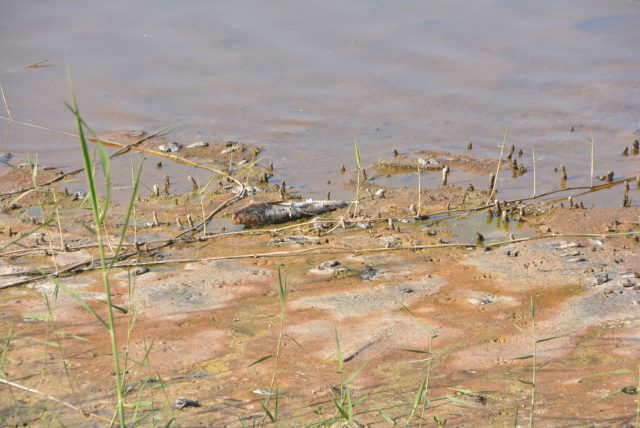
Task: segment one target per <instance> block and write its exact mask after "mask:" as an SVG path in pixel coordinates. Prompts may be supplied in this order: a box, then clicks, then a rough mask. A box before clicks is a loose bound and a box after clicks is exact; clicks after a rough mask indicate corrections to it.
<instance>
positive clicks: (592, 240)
mask: <svg viewBox="0 0 640 428" xmlns="http://www.w3.org/2000/svg"><path fill="white" fill-rule="evenodd" d="M589 242H591V243H592V244H594V245H596V246H598V247H600V248H602V247H604V242H603V241H601V240H600V239H595V238H589Z"/></svg>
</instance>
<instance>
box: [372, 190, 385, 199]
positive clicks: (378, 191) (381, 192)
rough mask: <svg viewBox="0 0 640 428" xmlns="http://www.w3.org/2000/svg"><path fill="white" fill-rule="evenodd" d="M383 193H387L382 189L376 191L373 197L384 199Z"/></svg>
mask: <svg viewBox="0 0 640 428" xmlns="http://www.w3.org/2000/svg"><path fill="white" fill-rule="evenodd" d="M385 193H387V191H386V190H384V189H378V190H376V193H374V195H375V196H376V197H377V198H384V195H385Z"/></svg>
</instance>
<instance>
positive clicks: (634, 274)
mask: <svg viewBox="0 0 640 428" xmlns="http://www.w3.org/2000/svg"><path fill="white" fill-rule="evenodd" d="M620 278H627V279H628V278H640V272H624V273H621V274H620Z"/></svg>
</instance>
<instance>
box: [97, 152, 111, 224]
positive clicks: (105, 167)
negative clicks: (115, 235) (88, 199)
mask: <svg viewBox="0 0 640 428" xmlns="http://www.w3.org/2000/svg"><path fill="white" fill-rule="evenodd" d="M98 153H99V154H100V163H101V165H102V174H103V175H104V179H105V183H106V184H105V188H106V195H105V200H104V204H103V208H102V210H101V212H100V224H104V220H105V218H106V217H107V212H108V211H109V203H110V202H111V163H110V162H109V155H108V154H107V150H106V149H105V148H104V146H103V145H102V144H98Z"/></svg>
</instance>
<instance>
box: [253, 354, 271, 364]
mask: <svg viewBox="0 0 640 428" xmlns="http://www.w3.org/2000/svg"><path fill="white" fill-rule="evenodd" d="M271 357H273V354H269V355H265V356H264V357H260V358H258V359H257V360H255V361H254V362H253V363H251V364H249V365H248V366H247V367H251V366H255V365H256V364H260V363H261V362H263V361H266V360H268V359H269V358H271Z"/></svg>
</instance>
